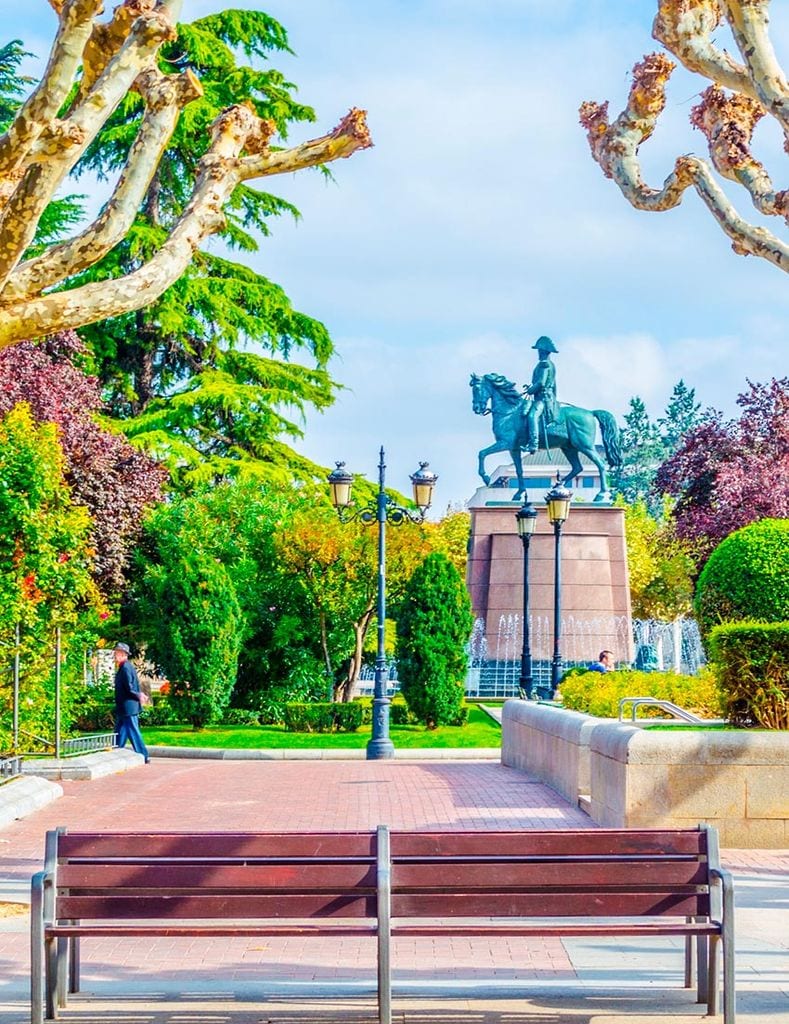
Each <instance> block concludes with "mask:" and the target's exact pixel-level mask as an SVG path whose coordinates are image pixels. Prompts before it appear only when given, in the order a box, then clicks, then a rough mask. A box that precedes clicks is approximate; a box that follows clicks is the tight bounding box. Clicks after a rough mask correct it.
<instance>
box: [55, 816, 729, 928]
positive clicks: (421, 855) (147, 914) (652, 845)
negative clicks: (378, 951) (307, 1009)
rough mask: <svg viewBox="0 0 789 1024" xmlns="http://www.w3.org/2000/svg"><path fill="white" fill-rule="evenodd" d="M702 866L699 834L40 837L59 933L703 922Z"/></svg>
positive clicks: (705, 887) (706, 842)
mask: <svg viewBox="0 0 789 1024" xmlns="http://www.w3.org/2000/svg"><path fill="white" fill-rule="evenodd" d="M711 863H712V864H715V865H716V866H717V844H716V833H715V832H714V830H712V829H710V830H708V829H706V828H699V829H678V830H662V829H661V830H658V829H649V830H636V829H634V830H618V829H585V830H578V831H518V832H409V831H401V832H391V833H390V832H389V831H388V829H386V828H385V827H384V826H381V827H379V829H378V830H377V832H331V833H330V832H286V833H248V832H244V833H216V832H207V833H179V832H167V833H163V832H155V833H69V832H66V831H64V830H57V831H56V832H51V833H48V835H47V868H48V870H50V871H51V872H52V874H53V877H54V899H55V906H54V910H53V917H54V919H55V920H59V921H64V920H105V919H110V920H133V919H151V918H154V919H157V920H158V919H165V920H178V919H181V920H184V919H187V920H188V919H198V918H204V919H207V920H216V919H222V920H233V919H234V918H237V919H252V918H273V919H276V918H282V919H293V918H310V917H335V918H375V917H376V916H380V914H381V912H382V904H381V902H380V901H379V893H381V892H382V891H383V890H384V889H386V890H387V891H389V890H390V891H391V897H390V898H391V904H390V906H391V916H392V917H396V918H403V917H412V918H435V917H588V916H594V917H623V916H624V917H643V916H665V915H670V916H681V917H691V916H704V917H706V916H709V913H710V885H709V867H710V864H711ZM384 879H385V881H384ZM386 898H387V902H388V900H389V897H388V896H387V897H386Z"/></svg>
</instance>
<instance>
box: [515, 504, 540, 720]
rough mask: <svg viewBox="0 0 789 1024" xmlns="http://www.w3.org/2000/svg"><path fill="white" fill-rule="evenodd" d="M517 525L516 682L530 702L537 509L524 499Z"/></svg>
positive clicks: (517, 514) (518, 513)
mask: <svg viewBox="0 0 789 1024" xmlns="http://www.w3.org/2000/svg"><path fill="white" fill-rule="evenodd" d="M515 522H516V523H517V524H518V536H519V537H520V539H521V541H522V542H523V648H522V650H521V675H520V680H519V682H518V686H519V690H520V695H521V699H523V700H531V693H532V684H533V681H534V680H533V677H532V661H531V643H530V638H529V542H530V541H531V539H532V535H533V534H534V528H535V526H536V525H537V509H536V508H535V507H534V505H531V504H530V503H529V499H528V498H526V500H525V501H524V503H523V505H521V507H520V508H519V509H518V511H517V512H516V513H515Z"/></svg>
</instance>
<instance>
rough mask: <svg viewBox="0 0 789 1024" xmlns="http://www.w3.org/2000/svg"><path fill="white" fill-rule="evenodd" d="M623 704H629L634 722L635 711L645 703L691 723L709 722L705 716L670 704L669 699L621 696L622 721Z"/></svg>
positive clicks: (622, 714) (622, 713)
mask: <svg viewBox="0 0 789 1024" xmlns="http://www.w3.org/2000/svg"><path fill="white" fill-rule="evenodd" d="M625 704H631V705H632V707H631V708H630V721H631V722H635V721H637V719H636V711H637V709H638V708H640V707H643V706H645V705H647V706H650V707H656V708H660V710H661V711H667V712H668V713H669V714H670V715H673V716H674V718H679V719H680V720H681V721H683V722H690V724H691V725H706V724H709V723H708V720H707V719H705V718H699V716H698V715H694V714H693V712H692V711H686V710H685V709H684V708H681V707H678V706H677V705H676V704H672V703H671V701H670V700H658V699H657V697H622V698H621V700H620V701H619V721H620V722H621V721H623V718H624V708H625Z"/></svg>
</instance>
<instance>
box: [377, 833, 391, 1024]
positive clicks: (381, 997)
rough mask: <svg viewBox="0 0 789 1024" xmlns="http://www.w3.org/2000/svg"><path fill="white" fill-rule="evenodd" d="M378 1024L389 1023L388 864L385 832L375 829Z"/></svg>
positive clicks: (389, 869) (387, 836) (388, 855)
mask: <svg viewBox="0 0 789 1024" xmlns="http://www.w3.org/2000/svg"><path fill="white" fill-rule="evenodd" d="M377 880H378V1024H392V963H391V942H392V934H391V920H392V864H391V855H390V843H389V829H388V828H387V827H386V825H379V826H378V829H377Z"/></svg>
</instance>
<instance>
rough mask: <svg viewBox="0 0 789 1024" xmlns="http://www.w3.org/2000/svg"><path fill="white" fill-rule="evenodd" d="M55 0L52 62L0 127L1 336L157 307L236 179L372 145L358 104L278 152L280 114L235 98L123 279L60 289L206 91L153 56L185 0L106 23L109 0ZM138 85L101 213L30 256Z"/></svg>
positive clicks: (114, 233)
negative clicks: (180, 200) (129, 135)
mask: <svg viewBox="0 0 789 1024" xmlns="http://www.w3.org/2000/svg"><path fill="white" fill-rule="evenodd" d="M50 2H51V5H52V6H53V8H54V9H55V11H56V12H57V14H58V18H59V26H58V31H57V35H56V38H55V41H54V43H53V47H52V52H51V55H50V59H49V63H48V65H47V68H46V71H45V73H44V76H43V78H42V80H41V83H40V84H39V85H38V87H37V88H36V89H35V90H34V91H33V93H32V94H31V95H30V97H28V99H27V101H26V102H25V103H24V104H23V105H22V107H21V108H20V109H19V111H18V113H17V115H16V117H15V118H14V121H13V123H12V124H11V126H10V127H9V128H8V130H7V131H6V133H5V134H4V135H3V136H2V137H0V347H3V346H5V345H10V344H13V343H14V342H16V341H20V340H22V339H24V338H31V337H41V336H43V335H46V334H50V333H52V332H53V331H57V330H62V329H64V328H69V327H71V328H74V327H80V326H82V325H84V324H87V323H92V322H94V321H96V320H101V319H104V318H106V317H113V316H118V315H120V314H122V313H128V312H131V311H133V310H136V309H140V308H142V307H143V306H147V305H149V304H150V303H151V302H153V301H154V300H155V299H157V298H158V297H159V296H160V295H161V294H162V293H163V292H164V291H165V290H166V289H167V288H169V287H170V285H171V284H173V282H174V281H176V280H177V279H178V278H179V277H180V276H181V274H182V273H183V272H184V270H185V269H186V267H187V266H188V264H189V262H190V260H191V259H192V256H193V254H194V252H195V250H196V249H197V248H198V246H200V245H201V243H203V242H204V241H205V239H206V238H208V237H209V236H210V235H212V234H214V233H215V232H217V231H218V230H220V229H221V228H222V226H223V224H224V215H223V206H224V204H225V202H226V201H227V199H228V198H229V196H230V195H231V193H232V192H233V189H234V188H235V187H236V186H237V185H238V184H240V183H241V182H243V181H249V180H251V179H256V178H261V177H267V176H270V175H274V174H285V173H289V172H292V171H298V170H301V169H302V168H305V167H312V166H315V165H316V164H324V163H329V162H331V161H332V160H337V159H339V158H341V157H348V156H351V154H352V153H355V152H356V151H357V150H359V149H364V148H366V147H368V146H370V145H371V144H372V143H371V140H370V135H369V132H368V129H367V125H366V122H365V114H364V111H361V110H356V109H353V110H351V111H350V113H349V114H347V115H346V117H345V118H343V120H342V121H341V122H340V124H339V125H338V126H337V127H336V128H335V129H334V130H333V131H332V132H329V133H328V134H327V135H324V136H321V137H320V138H318V139H312V140H310V141H308V142H304V143H302V144H301V145H298V146H295V147H292V148H289V149H276V148H272V147H271V145H270V143H271V139H272V135H273V133H274V125H273V124H272V123H271V122H269V121H264V120H262V119H260V118H259V117H257V116H256V115H255V114H254V113H253V112H252V111H251V110H250V108H249V107H248V106H236V107H231V108H229V109H228V110H226V111H224V113H223V114H222V115H221V116H220V117H219V118H217V120H216V121H215V123H214V125H213V126H212V128H211V141H210V145H209V147H208V150H207V152H206V153H205V155H204V156H203V158H202V159H201V161H200V163H199V165H198V167H197V170H196V174H195V184H194V189H193V192H192V197H191V200H190V202H189V203H188V204H187V206H186V208H185V209H184V212H183V214H182V216H181V217H180V218H179V219H178V220H177V222H176V223H175V224H174V225H173V227H172V230H171V231H170V234H169V237H168V238H167V240H166V241H165V243H164V244H163V245H162V246H161V247H160V249H159V250H158V251H157V252H156V253H155V254H154V255H153V256H152V257H151V258H150V259H149V260H148V261H147V262H146V263H144V264H143V265H142V266H141V267H139V268H138V269H136V270H134V271H133V272H131V273H129V274H127V275H125V276H123V277H119V278H116V279H114V280H110V281H101V282H95V283H89V284H83V285H80V286H77V287H72V288H70V289H69V288H66V289H65V290H62V289H63V285H64V283H67V282H68V280H69V279H70V278H71V277H73V276H74V275H75V274H77V273H79V272H81V271H84V270H86V269H88V268H89V267H91V266H93V265H94V264H95V263H97V262H98V261H99V260H100V259H101V258H102V257H103V256H105V255H106V254H107V253H108V252H109V251H110V250H111V249H112V248H113V247H114V246H116V245H117V244H118V243H119V242H120V241H121V240H122V239H123V238H124V237H125V236H126V234H127V232H128V231H129V228H130V227H131V225H132V223H133V221H134V218H135V216H136V214H137V212H138V210H139V208H140V205H141V203H142V202H143V200H144V199H145V197H146V194H147V193H148V191H149V187H150V186H151V183H152V182H153V181H154V179H155V175H156V172H157V168H158V166H159V162H160V160H161V158H162V155H163V154H164V152H165V150H166V149H167V146H168V143H169V141H170V138H171V136H172V133H173V131H174V129H175V126H176V124H177V121H178V118H179V115H180V113H181V110H182V109H183V108H184V106H185V105H186V104H187V103H189V102H190V101H191V100H193V99H195V98H197V97H199V96H200V95H201V86H200V82H199V80H198V79H197V77H196V76H195V75H194V74H193V73H192V72H191V71H186V72H185V73H183V74H172V75H169V74H163V73H162V72H161V71H160V70H159V68H158V66H157V55H158V52H159V48H160V47H161V45H162V43H164V42H165V41H166V40H168V39H172V38H174V36H175V34H176V29H175V21H176V19H177V17H178V13H179V10H180V6H181V0H125V2H124V3H122V4H121V5H120V6H119V7H117V8H116V9H115V11H114V14H113V17H112V19H111V21H110V22H108V23H106V24H101V23H99V22H98V21H97V18H98V16H99V14H100V12H101V9H102V4H101V0H50ZM80 68H81V69H82V70H81V74H80ZM74 86H77V89H76V95H75V98H74V100H73V101H72V102H71V104H70V105H69V106H68V107H67V109H65V111H64V110H63V107H64V104H65V103H66V102H67V100H68V97H69V95H70V93H71V91H72V89H73V88H74ZM130 90H133V91H136V92H137V93H138V94H139V95H140V96H141V98H142V100H143V102H144V105H145V110H144V114H143V117H142V121H141V124H140V128H139V132H138V135H137V138H136V140H135V141H134V143H133V145H132V147H131V149H130V151H129V155H128V159H127V161H126V164H125V167H124V168H123V170H122V172H121V174H120V176H119V178H118V181H117V183H116V184H115V187H114V189H113V191H112V194H111V195H110V197H109V199H108V200H107V202H106V203H105V205H104V207H103V208H102V210H101V212H100V213H99V215H98V217H97V218H96V219H95V220H94V222H93V223H92V224H90V225H89V226H88V227H86V228H85V229H84V230H82V231H81V232H80V233H79V234H78V235H76V236H75V237H74V238H72V239H70V240H68V241H66V242H62V243H60V244H58V245H54V246H51V247H50V248H49V249H47V250H46V251H45V252H43V253H42V254H41V255H38V256H36V257H34V258H31V259H25V253H26V251H27V250H28V248H29V246H30V243H31V242H32V240H33V238H34V237H35V233H36V229H37V227H38V224H39V221H40V219H41V216H42V214H43V212H44V210H45V209H46V207H47V205H48V203H49V202H50V201H51V199H52V198H53V196H54V194H55V193H56V191H57V189H58V188H59V187H60V185H61V184H62V183H63V181H64V180H65V179H66V177H67V176H68V174H69V173H70V172H71V171H72V170H73V168H74V167H75V165H76V163H77V161H78V160H79V159H80V157H81V156H82V155H83V154H84V153H85V151H86V150H87V148H88V146H89V145H90V143H91V142H92V140H93V139H95V137H96V135H97V133H98V132H99V131H100V129H101V128H102V126H103V125H104V123H105V122H106V120H107V118H108V117H109V116H110V115H111V114H112V112H113V111H114V110H115V109H116V107H117V106H118V104H119V103H120V102H121V100H122V99H123V98H124V97H125V96H126V95H127V93H128V92H129V91H130Z"/></svg>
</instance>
